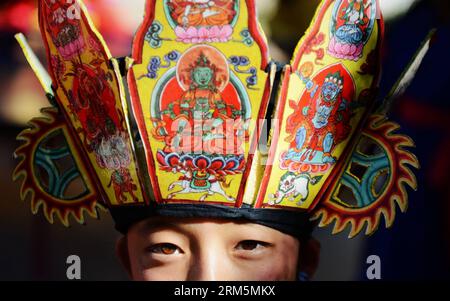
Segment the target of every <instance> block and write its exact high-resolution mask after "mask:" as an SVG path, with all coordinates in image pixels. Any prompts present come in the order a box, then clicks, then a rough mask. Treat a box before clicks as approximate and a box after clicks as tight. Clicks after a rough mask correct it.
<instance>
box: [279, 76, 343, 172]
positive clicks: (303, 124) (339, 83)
mask: <svg viewBox="0 0 450 301" xmlns="http://www.w3.org/2000/svg"><path fill="white" fill-rule="evenodd" d="M343 88H344V78H343V77H342V76H341V74H340V73H339V72H336V73H330V74H328V75H327V76H326V77H325V80H324V82H323V84H322V86H321V88H320V90H319V91H318V92H316V94H317V95H316V96H315V97H311V98H310V99H309V101H308V102H306V103H305V105H304V106H303V107H299V108H298V110H299V112H295V113H294V114H293V115H292V116H290V117H289V119H288V123H289V126H290V130H291V134H292V141H291V145H290V150H289V151H288V152H287V154H285V156H284V158H283V160H288V161H291V162H292V161H293V162H301V163H304V164H309V165H317V166H320V165H329V164H333V163H335V160H336V159H335V158H334V157H333V156H332V153H333V150H334V147H335V146H336V145H337V144H339V143H340V142H341V141H343V140H344V139H345V138H346V136H347V135H348V133H349V130H350V126H349V125H348V122H349V119H350V115H351V112H350V103H349V101H348V100H346V99H344V98H343V96H342V94H341V93H342V90H343Z"/></svg>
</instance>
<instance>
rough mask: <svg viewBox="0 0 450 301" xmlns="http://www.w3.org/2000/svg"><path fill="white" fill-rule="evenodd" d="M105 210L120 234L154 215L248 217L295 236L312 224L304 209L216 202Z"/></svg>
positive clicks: (305, 236) (301, 237) (302, 237)
mask: <svg viewBox="0 0 450 301" xmlns="http://www.w3.org/2000/svg"><path fill="white" fill-rule="evenodd" d="M109 210H110V212H111V215H112V217H113V219H114V221H115V223H116V226H115V227H116V230H117V231H119V232H120V233H122V234H124V235H125V234H126V233H127V232H128V230H129V228H130V227H131V226H133V225H134V224H136V223H138V222H140V221H143V220H145V219H148V218H151V217H156V216H163V217H178V218H211V219H229V220H233V221H248V222H251V223H255V224H259V225H263V226H266V227H269V228H272V229H275V230H278V231H280V232H283V233H285V234H289V235H291V236H294V237H296V238H298V239H299V240H305V239H309V238H310V237H311V233H312V230H313V229H314V226H315V225H314V223H313V222H311V221H310V215H309V214H308V212H306V211H303V212H301V211H288V210H268V209H254V208H251V207H250V206H243V207H241V208H230V207H225V206H220V205H203V204H196V205H192V204H164V205H155V206H142V207H117V208H110V209H109Z"/></svg>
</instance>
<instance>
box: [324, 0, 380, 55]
mask: <svg viewBox="0 0 450 301" xmlns="http://www.w3.org/2000/svg"><path fill="white" fill-rule="evenodd" d="M365 2H366V3H365ZM336 5H337V9H336V11H335V14H336V15H335V16H334V26H333V29H332V38H331V41H330V45H329V52H330V53H331V54H332V55H333V56H335V57H337V58H342V59H348V60H354V61H357V60H358V59H360V58H361V56H362V51H363V48H364V44H365V41H367V38H368V35H369V34H370V32H371V28H370V27H371V25H370V23H371V22H372V20H371V19H370V15H369V10H370V9H371V6H372V1H364V0H348V4H347V6H342V1H341V4H339V2H338V3H337V4H336Z"/></svg>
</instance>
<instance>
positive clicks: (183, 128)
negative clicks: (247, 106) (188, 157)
mask: <svg viewBox="0 0 450 301" xmlns="http://www.w3.org/2000/svg"><path fill="white" fill-rule="evenodd" d="M184 71H185V74H187V75H188V76H189V77H190V78H189V79H188V82H189V83H190V84H189V87H188V88H187V90H186V91H185V92H184V93H183V94H182V95H181V97H180V98H179V99H177V100H176V101H174V102H173V103H170V104H169V105H168V107H167V108H166V109H165V110H163V111H162V115H163V116H165V117H166V118H169V119H170V120H171V123H172V124H171V129H170V131H169V132H171V134H169V136H168V137H167V138H166V139H165V140H166V145H167V149H166V150H165V151H166V152H175V153H185V154H191V153H195V154H199V153H200V154H201V153H206V154H210V155H211V154H237V153H241V144H242V141H241V139H239V137H238V136H239V134H240V131H237V130H236V121H237V120H240V119H241V111H240V110H239V109H238V108H235V106H233V105H229V104H227V103H226V100H225V99H224V97H223V96H222V94H221V92H220V90H219V89H218V86H220V85H221V84H220V82H221V81H223V79H222V80H221V79H219V78H218V77H219V73H222V74H223V72H220V68H219V67H218V66H216V65H215V64H213V63H212V62H211V61H210V60H209V59H208V57H207V56H206V55H205V54H204V53H201V54H200V55H199V57H198V58H197V60H196V61H195V62H194V63H193V64H191V65H190V66H189V67H188V70H184Z"/></svg>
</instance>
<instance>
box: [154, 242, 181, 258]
mask: <svg viewBox="0 0 450 301" xmlns="http://www.w3.org/2000/svg"><path fill="white" fill-rule="evenodd" d="M149 251H150V252H151V253H154V254H160V255H177V254H181V253H183V252H182V250H181V249H180V248H179V247H177V246H176V245H174V244H170V243H163V244H157V245H153V246H151V247H150V248H149Z"/></svg>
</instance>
